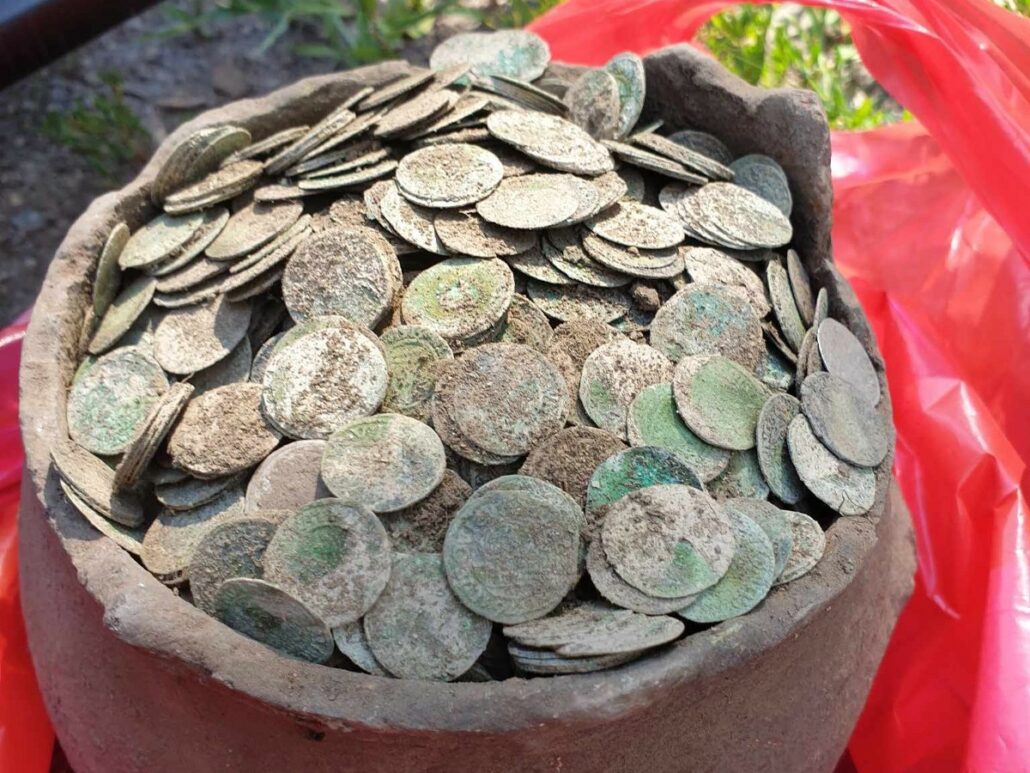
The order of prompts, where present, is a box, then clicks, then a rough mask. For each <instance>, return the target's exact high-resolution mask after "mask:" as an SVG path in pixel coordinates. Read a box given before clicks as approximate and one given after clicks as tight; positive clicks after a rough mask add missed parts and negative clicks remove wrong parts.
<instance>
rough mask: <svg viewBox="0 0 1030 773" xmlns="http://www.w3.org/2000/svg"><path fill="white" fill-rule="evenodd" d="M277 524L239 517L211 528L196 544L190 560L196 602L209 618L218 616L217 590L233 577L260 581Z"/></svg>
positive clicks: (262, 519)
mask: <svg viewBox="0 0 1030 773" xmlns="http://www.w3.org/2000/svg"><path fill="white" fill-rule="evenodd" d="M275 530H276V524H274V523H272V522H271V521H269V520H266V519H264V518H242V517H241V518H236V519H234V520H231V521H227V522H225V523H222V524H219V525H218V526H215V527H214V528H212V529H210V530H209V531H208V532H207V534H205V535H204V537H203V538H202V539H201V540H200V542H198V543H197V547H196V550H194V551H193V557H192V559H190V566H189V570H188V573H189V578H190V593H192V594H193V602H194V603H195V604H196V605H197V606H198V607H200V608H201V609H203V610H204V611H205V612H207V613H208V614H209V615H213V614H214V613H215V603H214V602H215V596H216V594H217V593H218V588H219V586H221V584H222V583H223V582H225V581H226V580H229V579H232V578H233V577H250V578H252V579H260V578H261V577H262V575H263V574H264V570H263V568H262V559H263V557H264V555H265V548H267V547H268V543H269V541H271V539H272V535H274V534H275Z"/></svg>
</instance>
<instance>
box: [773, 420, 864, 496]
mask: <svg viewBox="0 0 1030 773" xmlns="http://www.w3.org/2000/svg"><path fill="white" fill-rule="evenodd" d="M787 448H788V449H789V450H790V458H791V461H792V462H794V467H795V469H797V471H798V477H799V478H801V482H802V483H804V484H805V488H807V489H808V490H809V491H811V492H812V493H813V494H815V495H816V497H818V498H819V499H820V500H821V501H822V502H824V503H825V504H826V505H827V506H829V507H831V508H832V509H834V510H836V511H837V512H838V513H840V514H841V515H863V514H864V513H867V512H869V509H870V508H871V507H872V506H873V503H874V502H875V501H876V473H875V472H874V471H873V470H871V469H869V468H867V467H856V466H855V465H853V464H848V463H847V462H845V461H843V460H841V459H839V458H837V457H836V456H834V454H833V453H832V452H831V451H830V450H829V449H828V448H827V447H826V446H824V445H823V444H822V443H821V442H820V441H819V438H817V437H816V436H815V435H814V434H813V433H812V427H811V425H809V423H808V419H806V418H805V416H804V415H803V414H799V415H798V416H795V417H794V419H793V421H791V423H790V426H789V427H788V428H787Z"/></svg>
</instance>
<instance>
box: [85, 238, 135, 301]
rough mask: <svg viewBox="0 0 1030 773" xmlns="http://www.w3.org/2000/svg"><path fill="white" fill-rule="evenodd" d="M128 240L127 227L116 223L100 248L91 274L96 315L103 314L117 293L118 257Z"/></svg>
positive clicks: (119, 272) (118, 278)
mask: <svg viewBox="0 0 1030 773" xmlns="http://www.w3.org/2000/svg"><path fill="white" fill-rule="evenodd" d="M128 241H129V227H128V226H127V225H125V223H118V225H116V226H115V227H114V228H112V229H111V233H109V234H108V235H107V239H106V240H105V241H104V246H103V248H102V249H101V250H100V257H99V258H97V270H96V274H94V276H93V312H94V313H95V314H96V315H97V316H98V317H102V316H104V312H106V311H107V308H108V307H109V306H110V305H111V302H112V301H113V300H114V299H115V296H117V295H118V286H119V284H121V271H120V270H119V268H118V258H119V257H120V256H121V254H122V250H124V249H125V245H126V243H127V242H128Z"/></svg>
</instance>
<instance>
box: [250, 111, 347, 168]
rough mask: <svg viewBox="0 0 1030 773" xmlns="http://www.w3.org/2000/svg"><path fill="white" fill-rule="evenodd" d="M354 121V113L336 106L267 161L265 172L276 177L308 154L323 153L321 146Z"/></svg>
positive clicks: (326, 144)
mask: <svg viewBox="0 0 1030 773" xmlns="http://www.w3.org/2000/svg"><path fill="white" fill-rule="evenodd" d="M354 120H355V116H354V113H353V112H352V111H351V110H350V109H349V108H348V107H347V106H346V103H344V104H341V105H338V106H337V107H336V108H335V109H334V110H332V111H331V112H330V113H329V114H328V115H326V116H325V117H324V118H323V119H322V120H321V121H319V122H318V123H316V124H315V125H314V126H312V127H311V128H310V129H308V131H307V132H306V133H305V134H304V135H303V136H302V137H300V138H299V139H297V140H295V141H294V142H293V143H292V144H290V145H287V146H286V147H285V148H283V149H282V150H280V151H279V152H278V153H276V154H275V155H274V156H272V157H271V158H270V159H268V160H267V161H266V162H265V165H264V168H265V171H266V172H267V173H268V174H270V175H277V174H280V173H281V172H283V171H284V170H286V169H288V168H289V167H291V166H293V165H294V164H295V163H297V162H298V161H300V160H301V159H302V158H305V157H306V156H307V155H308V154H311V155H315V154H317V153H321V152H323V150H322V148H323V146H328V145H329V143H330V142H331V141H332V138H333V137H334V136H335V135H337V134H339V133H341V130H342V129H343V128H344V127H346V126H347V125H348V124H350V123H352V122H354ZM326 149H327V147H326Z"/></svg>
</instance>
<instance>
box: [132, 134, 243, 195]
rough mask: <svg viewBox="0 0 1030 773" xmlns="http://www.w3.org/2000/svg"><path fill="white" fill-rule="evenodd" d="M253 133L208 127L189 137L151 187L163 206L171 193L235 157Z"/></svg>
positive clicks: (152, 192)
mask: <svg viewBox="0 0 1030 773" xmlns="http://www.w3.org/2000/svg"><path fill="white" fill-rule="evenodd" d="M250 139H251V137H250V132H249V131H247V130H246V129H244V128H241V127H239V126H229V125H222V126H205V127H203V128H202V129H197V130H196V131H195V132H193V133H192V134H190V135H188V136H186V137H185V138H184V139H183V140H182V141H181V142H180V143H179V144H178V145H176V146H175V149H174V150H172V152H171V154H169V155H168V157H167V158H166V159H165V162H164V164H162V165H161V168H160V169H159V170H158V172H157V175H156V176H155V177H154V182H153V183H152V184H151V188H150V195H151V198H152V199H153V200H154V202H155V203H158V204H160V203H161V202H162V201H164V200H165V198H166V197H167V196H168V194H170V193H171V192H172V191H175V190H178V189H180V188H182V187H183V186H186V185H189V184H190V183H193V182H196V181H197V180H199V179H201V178H202V177H204V175H206V174H208V173H209V172H211V171H214V170H215V169H217V168H218V165H219V164H221V163H222V162H223V161H225V160H226V159H228V158H229V156H231V155H232V154H233V153H235V152H237V151H239V150H242V149H243V148H245V147H247V146H248V145H249V144H250Z"/></svg>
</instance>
